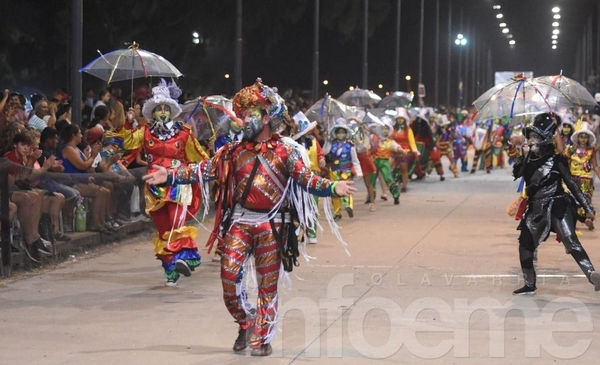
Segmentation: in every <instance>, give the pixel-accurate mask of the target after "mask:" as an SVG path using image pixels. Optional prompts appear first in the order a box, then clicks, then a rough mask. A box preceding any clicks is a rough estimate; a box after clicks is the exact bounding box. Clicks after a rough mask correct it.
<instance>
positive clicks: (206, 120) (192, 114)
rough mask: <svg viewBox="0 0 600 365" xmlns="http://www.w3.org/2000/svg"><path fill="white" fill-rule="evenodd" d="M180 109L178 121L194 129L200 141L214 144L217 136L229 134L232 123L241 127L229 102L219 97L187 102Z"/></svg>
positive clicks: (207, 97)
mask: <svg viewBox="0 0 600 365" xmlns="http://www.w3.org/2000/svg"><path fill="white" fill-rule="evenodd" d="M181 109H182V112H181V115H180V116H179V119H181V120H182V121H184V122H185V123H188V124H191V125H192V126H193V127H195V129H196V132H197V138H198V139H200V140H210V141H213V142H214V141H215V139H216V138H217V137H218V136H220V135H224V134H227V133H228V132H229V128H230V127H231V125H232V123H234V124H236V125H237V126H238V127H239V128H240V129H241V127H242V121H241V120H240V119H239V118H238V117H236V116H235V114H234V112H233V104H232V102H231V100H229V99H227V98H225V97H223V96H220V95H211V96H205V97H201V98H198V99H197V100H193V101H188V102H187V103H185V104H184V105H183V106H182V108H181Z"/></svg>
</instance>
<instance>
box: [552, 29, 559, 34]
mask: <svg viewBox="0 0 600 365" xmlns="http://www.w3.org/2000/svg"><path fill="white" fill-rule="evenodd" d="M559 33H560V30H558V29H554V30H553V31H552V34H559Z"/></svg>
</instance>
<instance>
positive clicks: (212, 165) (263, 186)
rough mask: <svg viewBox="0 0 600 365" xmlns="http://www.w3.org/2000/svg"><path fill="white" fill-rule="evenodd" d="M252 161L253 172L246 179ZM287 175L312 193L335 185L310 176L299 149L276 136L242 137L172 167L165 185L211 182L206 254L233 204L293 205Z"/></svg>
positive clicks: (327, 193)
mask: <svg viewBox="0 0 600 365" xmlns="http://www.w3.org/2000/svg"><path fill="white" fill-rule="evenodd" d="M256 161H258V165H257V170H256V174H255V175H254V178H253V179H252V181H250V179H249V178H250V175H251V172H252V169H253V168H254V164H255V163H257V162H256ZM290 179H292V180H293V181H294V182H296V183H298V184H299V185H300V186H301V187H302V188H304V189H305V190H307V191H308V192H309V193H311V194H314V195H318V196H331V195H335V183H334V182H332V181H330V180H327V179H324V178H321V177H319V176H317V175H314V174H313V173H312V171H311V170H310V168H309V167H308V166H306V165H305V164H304V162H303V161H302V156H301V154H300V152H299V151H298V150H296V149H295V148H294V147H292V146H290V145H288V144H285V143H283V142H281V141H280V140H279V137H278V136H277V135H274V136H273V137H272V138H271V139H269V140H268V141H264V142H252V141H246V140H243V141H242V142H240V143H232V144H227V145H225V146H223V147H222V148H221V149H219V151H217V153H216V154H215V156H214V157H213V158H212V159H210V160H207V161H203V162H200V163H192V164H189V165H187V166H185V167H179V168H175V169H170V170H169V177H168V178H167V185H172V184H188V183H194V182H200V181H202V182H206V181H214V182H215V185H216V186H217V189H216V193H215V202H216V204H215V205H216V209H215V223H214V226H213V231H212V234H211V236H210V237H209V239H208V242H207V244H206V245H207V246H208V247H209V252H210V250H211V249H212V245H213V243H214V242H215V241H216V240H217V239H218V238H219V236H220V229H221V225H222V223H224V221H225V219H226V214H228V212H229V214H230V213H231V211H232V210H233V209H234V207H235V206H236V205H238V204H239V205H241V206H242V207H244V208H245V209H248V210H252V211H259V212H265V211H271V210H273V209H274V208H275V207H277V206H279V207H283V208H285V207H287V206H289V205H290V204H292V203H291V202H289V201H287V196H286V194H287V192H288V189H289V187H290V185H291V182H292V181H290ZM247 184H252V185H251V186H250V188H249V191H248V194H247V197H246V199H245V201H241V200H242V199H241V198H242V196H243V194H244V190H245V189H246V186H247Z"/></svg>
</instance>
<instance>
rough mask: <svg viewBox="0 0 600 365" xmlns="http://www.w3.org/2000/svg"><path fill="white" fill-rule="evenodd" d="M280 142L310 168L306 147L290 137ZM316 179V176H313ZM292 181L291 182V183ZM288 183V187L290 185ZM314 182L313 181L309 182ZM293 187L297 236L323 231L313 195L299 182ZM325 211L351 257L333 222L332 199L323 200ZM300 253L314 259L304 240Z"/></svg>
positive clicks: (290, 197)
mask: <svg viewBox="0 0 600 365" xmlns="http://www.w3.org/2000/svg"><path fill="white" fill-rule="evenodd" d="M280 141H282V142H284V143H286V144H288V145H290V146H292V147H294V148H295V149H296V150H298V152H300V156H301V157H302V162H304V164H305V165H306V166H310V159H309V157H308V153H307V151H306V148H304V146H302V145H300V144H298V143H297V142H296V141H294V140H293V139H291V138H289V137H283V138H281V139H280ZM313 178H314V179H316V178H317V177H316V176H313ZM291 181H292V179H290V180H289V182H291ZM289 182H288V185H289ZM310 182H312V180H310V181H309V184H310ZM293 185H294V186H293V187H292V188H291V192H290V194H289V195H290V196H289V197H288V198H289V199H290V201H291V202H292V204H293V205H294V206H295V207H296V210H297V211H298V218H299V220H300V226H299V227H298V229H297V230H296V234H299V233H300V231H301V230H303V231H304V232H305V234H306V232H308V230H309V229H314V230H316V228H317V227H318V228H319V229H320V230H321V231H323V227H322V226H321V225H320V223H319V222H318V220H316V219H314V220H313V219H312V218H313V217H317V216H318V214H319V207H318V206H317V204H316V202H315V200H314V199H313V198H312V196H311V194H309V193H308V191H306V190H305V189H304V188H303V187H302V186H300V185H299V184H298V183H297V182H295V181H293ZM322 200H323V202H324V203H323V209H324V210H325V219H326V220H327V223H329V228H330V229H331V232H332V233H333V234H334V236H335V237H336V238H337V239H338V241H340V243H341V244H342V246H343V247H344V251H346V254H348V256H350V251H348V243H347V242H346V241H344V239H343V238H342V235H341V234H340V231H339V230H340V227H339V226H338V225H337V223H335V221H334V220H333V205H332V203H331V198H329V197H327V198H323V199H322ZM298 249H299V251H300V252H301V253H302V255H303V257H304V259H305V260H306V261H307V262H308V261H309V259H313V257H311V256H309V255H308V254H307V253H306V240H304V241H303V242H302V243H301V244H299V246H298Z"/></svg>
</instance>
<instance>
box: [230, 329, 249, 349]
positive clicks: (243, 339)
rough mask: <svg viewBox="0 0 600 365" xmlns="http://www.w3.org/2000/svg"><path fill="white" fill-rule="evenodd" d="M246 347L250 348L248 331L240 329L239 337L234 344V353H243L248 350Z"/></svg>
mask: <svg viewBox="0 0 600 365" xmlns="http://www.w3.org/2000/svg"><path fill="white" fill-rule="evenodd" d="M246 347H248V329H242V328H240V329H239V331H238V336H237V338H236V339H235V342H234V343H233V351H235V352H239V351H243V350H245V349H246Z"/></svg>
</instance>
